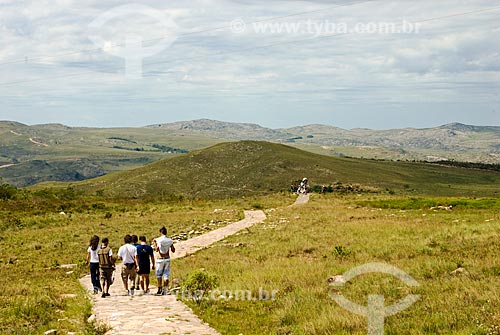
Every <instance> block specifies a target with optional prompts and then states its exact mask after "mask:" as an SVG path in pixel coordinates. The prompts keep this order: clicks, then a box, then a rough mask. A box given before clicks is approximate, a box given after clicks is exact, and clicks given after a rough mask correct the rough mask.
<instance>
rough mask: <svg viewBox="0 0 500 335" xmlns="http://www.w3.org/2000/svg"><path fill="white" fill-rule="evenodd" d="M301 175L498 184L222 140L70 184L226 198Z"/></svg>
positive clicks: (447, 187)
mask: <svg viewBox="0 0 500 335" xmlns="http://www.w3.org/2000/svg"><path fill="white" fill-rule="evenodd" d="M302 177H308V178H309V180H310V182H311V184H316V185H320V184H331V183H334V182H337V181H340V182H343V183H358V184H361V185H365V186H370V187H375V188H378V189H380V190H384V191H386V190H387V189H389V190H394V191H404V192H405V193H410V194H430V195H443V196H445V195H446V196H448V195H449V196H452V195H455V196H493V195H496V193H497V189H498V185H500V173H498V172H494V171H480V170H473V169H464V168H456V167H444V166H436V165H431V164H423V163H407V162H388V161H374V160H362V159H353V158H337V157H328V156H322V155H318V154H313V153H310V152H305V151H302V150H299V149H296V148H293V147H289V146H285V145H281V144H274V143H268V142H256V141H241V142H230V143H221V144H217V145H215V146H212V147H209V148H206V149H202V150H198V151H193V152H190V153H188V154H186V155H182V156H179V157H175V158H171V159H166V160H162V161H158V162H155V163H152V164H149V165H146V166H144V167H140V168H136V169H133V170H128V171H122V172H116V173H113V174H109V175H106V176H103V177H99V178H95V179H91V180H86V181H83V182H79V183H73V184H71V185H72V186H74V187H76V188H77V189H80V190H83V191H85V193H88V194H102V195H105V196H112V197H115V196H116V197H145V196H153V197H154V196H168V195H184V196H188V197H199V198H224V197H233V196H242V195H254V194H263V193H272V192H276V191H281V190H287V189H288V188H289V186H290V183H291V182H292V181H294V180H297V179H300V178H302ZM59 185H61V184H59ZM64 185H68V184H64ZM40 186H42V187H43V186H45V187H47V186H48V185H47V184H45V185H43V184H42V185H40Z"/></svg>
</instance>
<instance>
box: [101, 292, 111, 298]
mask: <svg viewBox="0 0 500 335" xmlns="http://www.w3.org/2000/svg"><path fill="white" fill-rule="evenodd" d="M103 294H105V295H106V297H110V296H111V294H109V293H103Z"/></svg>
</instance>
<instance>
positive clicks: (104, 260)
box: [97, 247, 113, 269]
mask: <svg viewBox="0 0 500 335" xmlns="http://www.w3.org/2000/svg"><path fill="white" fill-rule="evenodd" d="M110 249H111V248H110V247H106V248H101V249H99V250H97V256H98V257H99V266H100V267H101V268H104V269H109V268H112V267H113V263H112V262H111V257H110V256H109V250H110Z"/></svg>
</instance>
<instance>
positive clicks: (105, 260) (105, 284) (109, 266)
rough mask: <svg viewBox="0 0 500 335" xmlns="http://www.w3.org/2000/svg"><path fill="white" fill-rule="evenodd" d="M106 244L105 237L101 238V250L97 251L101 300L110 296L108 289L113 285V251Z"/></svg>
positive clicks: (107, 241)
mask: <svg viewBox="0 0 500 335" xmlns="http://www.w3.org/2000/svg"><path fill="white" fill-rule="evenodd" d="M108 243H109V239H108V238H107V237H105V238H103V239H102V245H101V248H100V249H99V250H98V251H97V255H98V257H99V267H100V269H101V287H102V291H103V292H102V296H101V297H102V298H105V297H109V296H110V294H109V287H110V286H111V284H113V271H115V262H114V259H113V250H111V248H110V247H109V246H108Z"/></svg>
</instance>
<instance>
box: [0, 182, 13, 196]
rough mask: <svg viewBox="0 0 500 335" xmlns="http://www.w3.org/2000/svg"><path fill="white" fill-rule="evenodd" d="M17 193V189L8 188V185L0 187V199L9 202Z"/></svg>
mask: <svg viewBox="0 0 500 335" xmlns="http://www.w3.org/2000/svg"><path fill="white" fill-rule="evenodd" d="M16 193H17V188H15V187H13V186H10V185H9V184H2V185H0V199H1V200H9V199H12V198H13V197H14V196H15V195H16Z"/></svg>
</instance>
